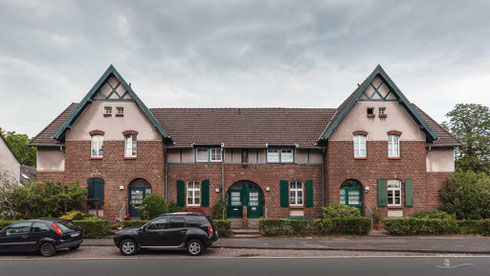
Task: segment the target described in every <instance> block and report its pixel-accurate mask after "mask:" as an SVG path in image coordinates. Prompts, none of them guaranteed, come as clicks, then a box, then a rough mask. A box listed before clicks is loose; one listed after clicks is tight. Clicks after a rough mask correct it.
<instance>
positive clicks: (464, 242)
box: [82, 236, 490, 254]
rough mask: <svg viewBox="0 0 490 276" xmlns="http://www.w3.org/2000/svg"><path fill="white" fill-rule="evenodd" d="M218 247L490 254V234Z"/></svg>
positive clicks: (262, 241)
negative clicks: (481, 235)
mask: <svg viewBox="0 0 490 276" xmlns="http://www.w3.org/2000/svg"><path fill="white" fill-rule="evenodd" d="M82 245H83V246H114V242H113V240H112V239H85V241H84V242H83V244H82ZM213 247H217V248H244V249H294V250H348V251H372V252H417V253H456V254H490V238H489V237H468V236H417V237H372V236H368V237H357V236H354V237H353V236H337V237H328V238H255V239H237V238H227V239H225V238H223V239H219V240H218V242H217V243H216V244H215V245H213Z"/></svg>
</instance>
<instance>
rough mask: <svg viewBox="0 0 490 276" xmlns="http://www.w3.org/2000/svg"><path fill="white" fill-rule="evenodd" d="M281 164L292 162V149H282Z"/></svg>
mask: <svg viewBox="0 0 490 276" xmlns="http://www.w3.org/2000/svg"><path fill="white" fill-rule="evenodd" d="M281 162H283V163H290V162H293V150H292V149H282V150H281Z"/></svg>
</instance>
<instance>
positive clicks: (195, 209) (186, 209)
mask: <svg viewBox="0 0 490 276" xmlns="http://www.w3.org/2000/svg"><path fill="white" fill-rule="evenodd" d="M182 212H191V213H201V214H204V215H206V212H204V210H203V209H202V208H200V207H184V208H182Z"/></svg>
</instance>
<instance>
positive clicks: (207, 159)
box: [196, 148, 209, 163]
mask: <svg viewBox="0 0 490 276" xmlns="http://www.w3.org/2000/svg"><path fill="white" fill-rule="evenodd" d="M200 151H201V152H206V154H205V158H204V159H199V152H200ZM196 162H201V163H205V162H209V149H207V148H196Z"/></svg>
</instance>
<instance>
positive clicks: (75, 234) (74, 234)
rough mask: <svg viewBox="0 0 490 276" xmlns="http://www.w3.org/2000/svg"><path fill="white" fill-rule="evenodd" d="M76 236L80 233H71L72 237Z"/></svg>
mask: <svg viewBox="0 0 490 276" xmlns="http://www.w3.org/2000/svg"><path fill="white" fill-rule="evenodd" d="M78 236H80V233H78V232H77V233H72V234H71V237H72V238H75V237H78Z"/></svg>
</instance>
